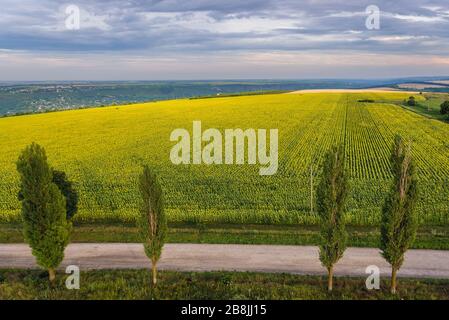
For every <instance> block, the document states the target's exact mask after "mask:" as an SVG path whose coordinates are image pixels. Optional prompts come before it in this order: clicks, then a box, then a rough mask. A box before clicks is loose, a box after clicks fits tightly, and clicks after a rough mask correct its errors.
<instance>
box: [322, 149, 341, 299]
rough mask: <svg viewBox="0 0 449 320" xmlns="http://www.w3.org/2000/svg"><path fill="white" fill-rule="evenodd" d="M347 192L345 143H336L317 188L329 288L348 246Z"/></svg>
mask: <svg viewBox="0 0 449 320" xmlns="http://www.w3.org/2000/svg"><path fill="white" fill-rule="evenodd" d="M347 193H348V182H347V177H346V175H345V168H344V151H343V147H341V146H339V147H334V148H332V150H330V151H329V152H328V153H327V154H326V156H325V160H324V166H323V173H322V178H321V181H320V183H319V185H318V190H317V212H318V215H319V217H320V220H321V223H320V225H321V245H320V261H321V264H322V265H323V266H324V267H325V268H326V269H327V272H328V290H329V291H332V286H333V274H334V265H335V263H337V262H338V260H340V258H341V257H342V256H343V253H344V251H345V250H346V239H347V233H346V229H345V223H344V210H345V201H346V195H347Z"/></svg>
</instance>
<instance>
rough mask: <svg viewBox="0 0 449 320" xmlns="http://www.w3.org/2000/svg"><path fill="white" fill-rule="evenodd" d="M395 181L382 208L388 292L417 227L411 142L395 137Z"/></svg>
mask: <svg viewBox="0 0 449 320" xmlns="http://www.w3.org/2000/svg"><path fill="white" fill-rule="evenodd" d="M390 160H391V165H392V169H393V176H394V181H393V185H392V187H391V191H390V194H389V195H388V196H387V198H386V199H385V204H384V206H383V209H382V223H381V230H380V231H381V247H380V249H381V250H382V256H383V257H384V258H385V260H386V261H387V262H388V263H389V264H390V265H391V288H390V289H391V293H393V294H394V293H396V274H397V272H398V270H399V269H400V268H401V266H402V264H403V262H404V255H405V252H406V251H407V250H408V248H409V247H410V246H411V245H412V243H413V241H414V239H415V236H416V231H417V228H418V218H417V215H416V212H415V205H416V200H417V197H418V193H417V184H418V183H417V180H416V176H415V167H414V164H413V160H412V154H411V144H410V143H406V142H405V141H404V140H403V139H402V138H401V137H400V136H396V137H395V141H394V145H393V150H392V153H391V158H390Z"/></svg>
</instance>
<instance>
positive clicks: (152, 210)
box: [138, 166, 167, 285]
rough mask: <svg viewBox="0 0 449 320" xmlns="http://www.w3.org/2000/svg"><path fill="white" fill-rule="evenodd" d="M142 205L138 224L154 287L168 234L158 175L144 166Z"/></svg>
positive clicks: (141, 186) (141, 187)
mask: <svg viewBox="0 0 449 320" xmlns="http://www.w3.org/2000/svg"><path fill="white" fill-rule="evenodd" d="M139 189H140V193H141V196H142V204H141V210H140V216H139V219H138V224H139V227H140V233H141V237H142V241H143V246H144V249H145V254H146V255H147V256H148V258H150V260H151V270H152V278H153V285H155V284H156V283H157V262H158V261H159V258H160V256H161V253H162V248H163V246H164V243H165V237H166V233H167V221H166V218H165V212H164V203H163V197H162V188H161V186H160V184H159V183H158V181H157V178H156V175H155V174H154V173H153V172H152V171H151V170H150V168H149V167H148V166H144V168H143V172H142V174H141V175H140V179H139Z"/></svg>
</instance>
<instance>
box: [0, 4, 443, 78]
mask: <svg viewBox="0 0 449 320" xmlns="http://www.w3.org/2000/svg"><path fill="white" fill-rule="evenodd" d="M373 6H375V7H377V8H378V9H379V10H380V12H379V15H378V17H379V19H378V20H377V18H376V17H377V16H376V12H375V11H373V10H374V9H376V8H375V7H373ZM0 7H1V9H0V81H23V80H30V81H35V80H176V79H179V80H191V79H192V80H193V79H318V78H346V79H348V78H366V79H371V78H397V77H407V76H449V1H447V0H435V1H427V0H407V1H405V0H397V1H391V0H377V1H374V0H369V1H365V0H345V1H325V0H304V1H301V0H221V1H216V0H188V1H187V0H147V1H133V0H111V1H96V0H74V1H71V2H65V1H54V0H21V1H17V0H0ZM373 8H374V9H373ZM77 12H79V19H77ZM377 21H378V22H379V24H378V25H377V24H376V23H377ZM78 22H79V23H78ZM367 22H368V26H367Z"/></svg>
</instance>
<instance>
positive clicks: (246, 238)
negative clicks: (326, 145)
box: [0, 224, 449, 250]
mask: <svg viewBox="0 0 449 320" xmlns="http://www.w3.org/2000/svg"><path fill="white" fill-rule="evenodd" d="M348 232H349V242H348V245H349V246H351V247H378V246H379V230H378V228H375V227H356V226H348ZM71 241H72V242H87V243H89V242H90V243H94V242H95V243H96V242H100V243H101V242H122V243H135V242H140V240H139V234H138V229H137V228H136V227H135V226H132V225H123V224H120V225H119V224H111V225H85V224H81V225H77V226H75V228H74V230H73V234H72V238H71ZM319 241H320V235H319V229H318V227H317V226H291V225H287V226H277V225H274V226H273V225H220V224H217V225H213V224H212V225H209V224H172V225H170V228H169V235H168V239H167V242H168V243H213V244H276V245H317V244H318V243H319ZM22 242H24V239H23V235H22V230H21V227H20V225H17V224H11V225H0V243H22ZM413 248H415V249H441V250H449V229H448V228H445V227H441V226H435V227H428V226H426V227H421V228H420V229H419V231H418V235H417V239H416V241H415V243H414V245H413Z"/></svg>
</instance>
